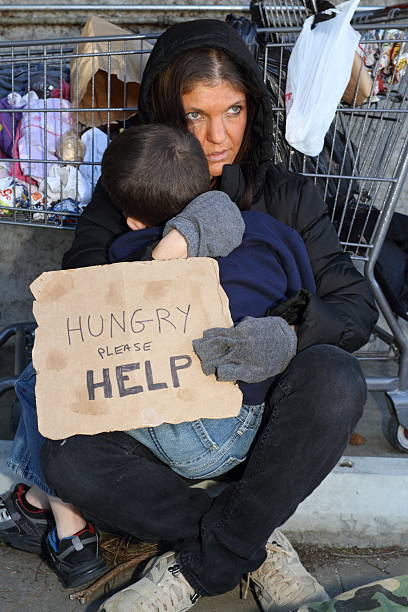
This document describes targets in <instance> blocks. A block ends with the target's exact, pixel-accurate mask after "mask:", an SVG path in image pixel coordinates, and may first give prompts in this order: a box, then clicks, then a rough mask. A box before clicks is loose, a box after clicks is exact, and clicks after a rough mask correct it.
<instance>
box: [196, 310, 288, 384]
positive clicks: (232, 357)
mask: <svg viewBox="0 0 408 612" xmlns="http://www.w3.org/2000/svg"><path fill="white" fill-rule="evenodd" d="M296 346H297V336H296V332H295V331H294V329H293V328H292V327H291V326H290V325H288V323H287V322H286V321H285V320H284V319H282V318H281V317H263V318H260V319H255V318H253V317H245V318H244V319H243V320H242V321H241V322H240V323H238V325H236V326H235V327H229V328H220V327H215V328H212V329H207V330H206V331H205V332H204V334H203V337H202V338H199V339H198V340H193V347H194V350H195V352H196V353H197V355H198V356H199V358H200V360H201V367H202V370H203V372H204V374H207V375H208V374H215V375H216V376H217V379H218V380H242V381H244V382H248V383H255V382H261V381H263V380H266V379H267V378H269V377H270V376H276V374H280V373H281V372H283V370H285V369H286V368H287V366H288V365H289V363H290V361H291V359H292V358H293V357H294V356H295V354H296Z"/></svg>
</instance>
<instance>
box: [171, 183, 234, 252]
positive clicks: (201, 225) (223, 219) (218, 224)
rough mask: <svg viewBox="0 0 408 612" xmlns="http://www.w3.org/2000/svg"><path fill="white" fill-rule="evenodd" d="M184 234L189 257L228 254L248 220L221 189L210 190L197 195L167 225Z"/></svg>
mask: <svg viewBox="0 0 408 612" xmlns="http://www.w3.org/2000/svg"><path fill="white" fill-rule="evenodd" d="M172 229H176V230H178V231H179V232H180V234H182V235H183V236H184V238H185V240H186V241H187V244H188V256H189V257H226V256H227V255H229V254H230V253H231V252H232V251H233V250H234V249H236V248H237V247H238V246H239V245H240V244H241V242H242V237H243V235H244V230H245V224H244V220H243V218H242V215H241V212H240V210H239V208H238V206H237V205H236V204H235V203H234V202H233V201H232V200H231V199H230V198H229V197H228V196H227V194H226V193H224V192H222V191H207V192H206V193H203V194H201V195H199V196H198V197H197V198H194V200H192V201H191V202H190V203H189V204H187V206H186V207H185V208H184V210H183V211H182V212H181V213H179V214H178V215H176V216H175V217H173V219H170V221H168V222H167V223H166V225H165V226H164V232H163V236H166V235H167V234H168V233H169V232H170V231H171V230H172Z"/></svg>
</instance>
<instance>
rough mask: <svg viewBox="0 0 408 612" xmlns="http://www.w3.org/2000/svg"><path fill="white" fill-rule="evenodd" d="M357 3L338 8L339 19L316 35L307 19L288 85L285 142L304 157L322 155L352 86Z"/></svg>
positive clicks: (327, 23) (356, 0)
mask: <svg viewBox="0 0 408 612" xmlns="http://www.w3.org/2000/svg"><path fill="white" fill-rule="evenodd" d="M358 3H359V0H348V1H347V2H343V3H342V4H339V5H338V6H337V7H336V8H335V9H328V10H327V11H324V12H325V13H330V12H335V13H336V16H335V17H334V18H333V19H329V20H327V21H321V22H320V23H318V24H317V25H316V27H315V28H314V29H313V30H312V24H313V20H314V16H312V17H308V18H307V19H306V20H305V23H304V26H303V29H302V31H301V33H300V35H299V38H298V40H297V41H296V44H295V46H294V48H293V51H292V54H291V56H290V59H289V64H288V76H287V80H286V94H285V104H286V134H285V137H286V140H287V142H288V143H289V144H290V145H291V146H292V147H294V148H295V149H297V150H298V151H300V152H301V153H305V154H306V155H311V156H315V155H319V153H320V152H321V150H322V149H323V145H324V137H325V134H326V132H327V130H328V129H329V127H330V124H331V122H332V121H333V118H334V115H335V112H336V108H337V105H338V104H339V102H340V100H341V97H342V95H343V92H344V90H345V89H346V87H347V83H348V82H349V79H350V75H351V69H352V66H353V59H354V53H355V51H356V49H357V45H358V42H359V40H360V34H358V32H356V31H355V30H354V29H353V28H352V27H351V25H350V20H351V18H352V16H353V13H354V11H355V10H356V8H357V5H358Z"/></svg>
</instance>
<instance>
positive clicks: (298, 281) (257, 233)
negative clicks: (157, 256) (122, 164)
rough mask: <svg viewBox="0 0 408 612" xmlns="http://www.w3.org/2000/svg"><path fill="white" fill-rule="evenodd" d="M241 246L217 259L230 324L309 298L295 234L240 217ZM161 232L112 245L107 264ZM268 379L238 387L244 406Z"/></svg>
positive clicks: (136, 234) (303, 254)
mask: <svg viewBox="0 0 408 612" xmlns="http://www.w3.org/2000/svg"><path fill="white" fill-rule="evenodd" d="M242 217H243V219H244V222H245V232H244V237H243V240H242V244H241V245H240V246H239V247H238V248H237V249H235V250H234V251H233V252H232V253H230V254H229V255H228V256H227V257H217V258H216V259H217V261H218V265H219V270H220V282H221V285H222V287H223V288H224V291H225V293H226V294H227V296H228V299H229V306H230V310H231V316H232V320H233V321H234V323H235V324H237V323H239V322H240V321H241V320H242V319H243V318H244V317H247V316H250V317H264V316H265V314H266V311H267V309H268V308H270V307H273V306H275V305H276V304H278V303H279V302H282V301H284V300H287V299H288V298H289V297H291V296H292V295H293V294H294V293H296V291H299V289H309V290H310V291H312V292H313V293H315V291H316V285H315V282H314V278H313V272H312V268H311V266H310V262H309V257H308V254H307V251H306V247H305V245H304V243H303V240H302V239H301V238H300V236H299V234H298V233H297V232H296V231H295V230H294V229H292V228H290V227H288V226H286V225H284V224H283V223H280V221H277V220H276V219H274V218H273V217H271V216H270V215H267V214H265V213H261V212H258V211H246V212H243V213H242ZM162 232H163V227H149V228H147V229H144V230H137V231H132V232H127V233H126V234H122V235H121V236H119V238H117V239H116V240H115V241H114V242H113V243H112V245H111V247H110V251H109V261H110V263H113V262H118V261H129V260H133V259H134V258H135V254H137V253H138V252H140V254H142V253H143V251H144V250H145V249H146V247H148V246H150V245H151V244H152V243H154V242H155V241H157V240H159V239H160V238H161V236H162ZM271 381H272V378H269V379H267V380H265V381H263V382H261V383H252V384H250V383H245V382H241V381H238V383H239V387H240V389H241V391H242V393H243V396H244V397H243V402H244V403H245V404H251V405H256V404H261V403H262V402H264V401H265V396H266V393H267V391H268V388H269V386H270V384H271Z"/></svg>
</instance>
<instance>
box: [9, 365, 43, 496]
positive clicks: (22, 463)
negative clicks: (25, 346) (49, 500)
mask: <svg viewBox="0 0 408 612" xmlns="http://www.w3.org/2000/svg"><path fill="white" fill-rule="evenodd" d="M35 378H36V373H35V370H34V368H33V365H32V363H29V364H28V366H27V367H26V368H25V370H24V371H23V372H22V373H21V375H20V377H19V379H18V380H17V382H16V385H15V390H16V395H17V398H18V400H19V402H20V408H21V417H20V422H19V425H18V428H17V432H16V435H15V436H14V442H13V445H12V447H11V453H10V456H9V458H8V461H7V467H9V468H10V470H11V471H12V472H14V473H15V474H17V475H18V476H21V477H22V478H23V479H24V480H27V481H28V482H30V483H31V484H34V485H37V487H39V488H40V489H42V490H43V491H45V493H48V494H49V495H55V493H54V492H53V490H52V489H51V488H50V487H49V486H48V485H47V484H46V481H45V477H44V474H43V471H42V468H41V464H40V450H41V447H42V445H43V444H44V441H45V438H44V437H43V436H42V435H41V434H40V432H39V431H38V422H37V405H36V401H35Z"/></svg>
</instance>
